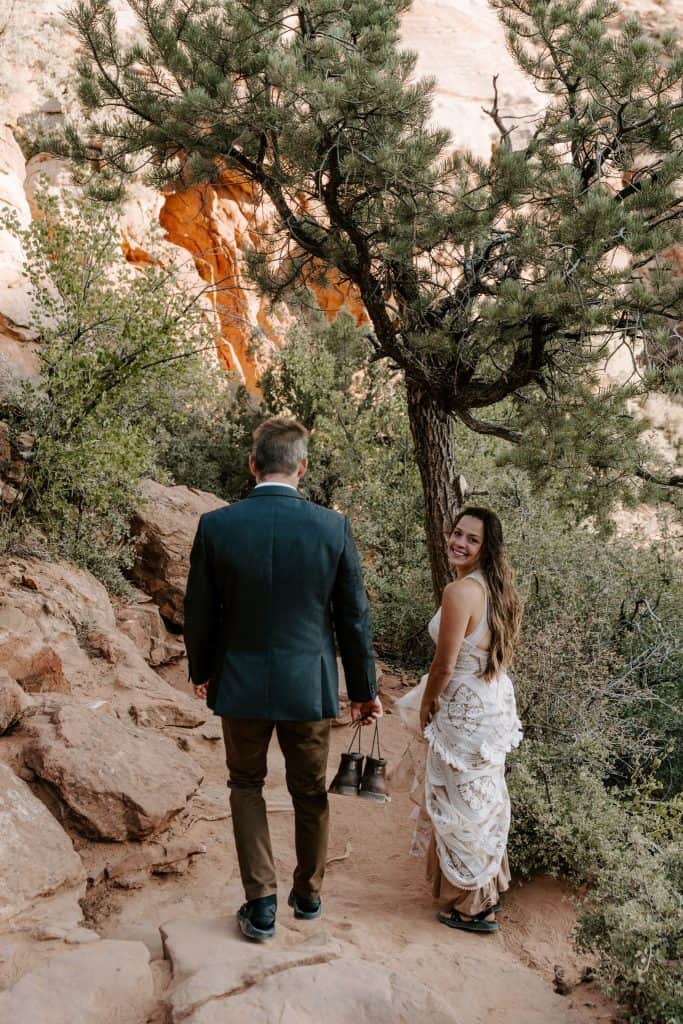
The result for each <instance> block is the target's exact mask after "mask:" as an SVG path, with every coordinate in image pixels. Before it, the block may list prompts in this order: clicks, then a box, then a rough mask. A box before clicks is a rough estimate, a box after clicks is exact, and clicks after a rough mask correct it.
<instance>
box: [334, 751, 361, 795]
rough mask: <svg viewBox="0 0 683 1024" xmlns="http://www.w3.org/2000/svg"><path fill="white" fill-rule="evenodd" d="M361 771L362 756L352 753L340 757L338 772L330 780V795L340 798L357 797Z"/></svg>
mask: <svg viewBox="0 0 683 1024" xmlns="http://www.w3.org/2000/svg"><path fill="white" fill-rule="evenodd" d="M362 771H363V755H362V754H359V753H357V752H356V751H354V752H353V753H349V752H347V753H346V754H342V755H341V760H340V763H339V771H338V772H337V774H336V775H335V777H334V778H333V780H332V785H331V786H330V793H338V794H339V795H340V796H358V787H359V786H360V777H361V773H362Z"/></svg>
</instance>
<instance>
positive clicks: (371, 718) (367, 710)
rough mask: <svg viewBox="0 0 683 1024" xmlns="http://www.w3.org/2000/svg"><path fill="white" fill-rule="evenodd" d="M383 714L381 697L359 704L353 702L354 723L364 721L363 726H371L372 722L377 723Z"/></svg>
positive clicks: (352, 714)
mask: <svg viewBox="0 0 683 1024" xmlns="http://www.w3.org/2000/svg"><path fill="white" fill-rule="evenodd" d="M383 714H384V712H383V711H382V701H381V700H380V699H379V697H375V699H374V700H364V701H362V702H361V703H359V704H358V703H354V702H353V701H352V702H351V721H352V722H361V721H362V723H363V725H370V722H376V721H377V719H378V718H381V717H382V715H383Z"/></svg>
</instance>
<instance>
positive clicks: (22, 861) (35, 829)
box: [0, 763, 85, 1021]
mask: <svg viewBox="0 0 683 1024" xmlns="http://www.w3.org/2000/svg"><path fill="white" fill-rule="evenodd" d="M84 892H85V871H84V869H83V865H82V864H81V859H80V857H79V856H78V854H77V853H76V852H75V850H74V848H73V845H72V843H71V840H70V839H69V837H68V835H67V834H66V832H65V831H64V829H63V828H62V827H61V825H59V823H58V822H57V821H56V820H55V819H54V818H53V817H52V815H51V814H50V812H49V811H48V810H47V808H46V807H45V805H44V804H42V803H41V801H40V800H38V799H37V797H35V796H34V795H33V793H32V792H31V790H30V789H29V787H28V786H27V785H26V783H25V782H22V780H21V779H20V778H18V777H17V776H16V775H15V774H14V772H13V771H12V770H11V769H10V768H8V767H7V766H6V765H4V764H1V763H0V931H4V930H6V929H8V928H9V929H16V928H30V927H35V926H41V925H46V924H48V923H54V924H58V925H60V926H61V927H65V928H73V927H74V926H75V925H76V924H78V922H79V921H80V920H81V910H80V907H79V905H78V899H79V897H80V896H82V895H83V893H84ZM0 1017H2V1014H0ZM2 1019H3V1020H4V1019H7V1020H12V1019H14V1020H17V1021H18V1020H20V1019H21V1020H22V1021H25V1020H26V1019H27V1018H25V1017H16V1018H12V1017H7V1018H4V1017H2Z"/></svg>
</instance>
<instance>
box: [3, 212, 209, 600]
mask: <svg viewBox="0 0 683 1024" xmlns="http://www.w3.org/2000/svg"><path fill="white" fill-rule="evenodd" d="M40 206H41V215H40V216H39V217H38V218H37V219H36V220H34V221H33V222H32V224H31V225H30V227H29V228H28V229H26V230H23V229H21V228H20V227H19V226H18V224H17V223H16V221H12V220H11V218H10V219H9V220H8V221H6V226H8V227H9V229H10V230H11V231H13V232H14V234H15V235H17V236H18V237H19V238H20V239H21V242H22V246H23V249H24V252H25V253H26V275H27V277H28V280H29V282H30V285H31V287H32V290H33V322H32V324H31V326H32V327H33V328H34V330H35V331H36V332H37V334H38V336H39V339H40V343H41V344H40V349H39V360H40V378H39V380H38V382H37V383H25V384H24V386H23V391H22V393H21V394H20V395H19V396H18V398H16V399H14V400H13V401H12V403H11V405H10V406H9V407H8V408H7V409H5V410H4V413H5V415H6V416H7V418H8V420H9V422H10V427H11V430H12V432H13V433H15V434H16V433H18V432H21V431H29V432H30V433H31V434H32V435H33V438H34V444H33V454H32V458H31V460H30V462H29V463H28V471H27V473H26V477H25V479H24V481H23V484H22V489H21V493H20V496H19V500H18V501H17V502H16V503H15V506H14V513H13V528H14V532H15V534H18V533H19V532H20V531H21V529H22V527H23V526H25V524H26V523H28V522H30V523H32V524H34V525H38V526H39V527H40V529H41V530H42V532H43V534H44V536H45V538H46V542H47V544H48V545H49V547H50V549H51V550H52V551H53V552H54V553H56V554H58V555H60V556H63V557H67V558H71V559H72V560H74V561H75V562H78V563H79V564H81V565H84V566H86V567H87V568H89V569H91V570H92V571H93V572H94V573H96V575H98V576H99V577H100V578H101V579H102V580H103V581H104V582H105V583H107V584H108V585H109V586H110V587H113V588H115V589H117V588H121V587H123V586H125V583H124V580H123V577H122V570H125V568H126V567H127V565H128V564H129V562H130V557H131V548H130V539H129V520H130V514H131V510H132V509H133V507H134V506H135V505H136V504H137V503H138V502H139V484H140V480H141V478H142V477H143V476H145V475H147V474H151V473H153V472H154V471H155V470H156V469H158V468H159V459H158V455H157V450H158V443H157V436H156V432H157V421H158V420H159V419H161V418H162V417H163V416H164V415H170V413H169V409H170V408H172V406H173V402H174V401H175V399H174V398H173V394H174V389H175V388H176V387H177V388H178V389H179V392H180V393H181V394H183V391H184V393H185V394H186V395H188V394H189V393H194V394H195V395H201V394H202V393H203V390H204V380H205V377H206V371H205V369H204V361H203V360H202V359H201V358H200V352H201V351H202V350H205V349H209V348H212V345H213V343H212V340H211V338H210V337H209V335H208V332H207V330H206V326H205V323H204V320H203V318H202V315H201V312H200V310H199V309H198V308H193V306H192V302H190V303H188V297H187V295H186V294H185V295H183V294H182V293H181V292H180V291H179V290H178V289H177V288H176V287H175V281H174V277H173V274H172V273H171V272H169V271H167V270H165V269H164V268H163V266H162V265H161V264H160V263H154V262H152V263H150V265H149V266H147V267H145V268H144V269H142V270H140V269H134V268H132V267H131V266H130V265H128V264H127V263H126V261H125V260H124V258H123V255H122V252H121V244H120V236H119V232H118V227H117V224H116V220H115V216H114V214H115V211H113V210H109V209H107V208H106V207H102V206H100V205H97V204H95V203H93V202H91V201H83V202H82V203H81V204H80V205H78V204H76V203H75V202H64V203H62V204H60V206H59V207H57V205H56V203H55V202H54V201H52V200H50V199H48V198H46V197H43V198H42V199H41V200H40ZM188 306H189V308H188Z"/></svg>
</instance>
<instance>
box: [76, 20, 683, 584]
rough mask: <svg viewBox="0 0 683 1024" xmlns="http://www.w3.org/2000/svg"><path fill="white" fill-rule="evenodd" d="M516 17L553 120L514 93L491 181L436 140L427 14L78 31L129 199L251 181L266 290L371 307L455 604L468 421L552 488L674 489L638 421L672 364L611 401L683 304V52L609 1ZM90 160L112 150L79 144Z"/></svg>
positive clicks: (447, 142)
mask: <svg viewBox="0 0 683 1024" xmlns="http://www.w3.org/2000/svg"><path fill="white" fill-rule="evenodd" d="M492 2H493V5H494V7H495V8H496V9H497V11H498V13H499V16H500V18H501V19H502V21H503V23H504V25H505V26H506V28H507V32H508V41H509V46H510V48H511V51H512V53H513V55H514V57H515V59H516V60H517V62H518V64H519V65H520V66H521V67H522V69H523V70H524V71H525V72H526V73H527V74H528V75H530V76H531V77H532V78H533V79H534V81H535V83H536V85H537V87H538V89H539V92H540V93H542V94H544V97H545V103H544V106H543V109H542V110H540V111H539V114H538V117H537V118H536V120H535V122H534V123H533V124H531V127H530V128H529V127H528V126H527V134H526V141H524V142H523V144H519V143H518V141H517V135H518V134H519V133H515V132H514V121H513V120H511V119H510V117H509V116H507V115H506V114H505V113H504V112H503V111H501V110H500V109H499V105H498V94H497V85H496V80H495V78H494V82H493V100H492V105H491V107H490V109H489V110H488V111H487V112H488V113H489V114H490V116H491V117H492V119H493V121H494V122H495V124H496V125H497V127H498V129H499V132H500V144H499V145H498V146H497V147H496V148H495V151H494V152H493V154H492V158H491V161H490V162H489V163H487V162H485V161H482V160H479V159H477V158H475V157H473V156H471V155H469V154H460V153H457V152H456V153H453V152H452V147H453V143H452V140H451V139H450V138H449V137H448V135H447V133H446V132H444V131H441V130H439V129H438V128H434V127H432V126H431V121H430V118H431V98H432V91H433V82H432V81H429V80H424V79H422V80H416V79H415V77H414V69H415V57H414V55H411V54H410V53H407V52H406V51H405V50H402V49H401V48H400V45H399V37H398V33H399V20H400V16H401V14H402V13H403V12H404V11H405V10H406V9H407V7H408V6H409V3H408V0H363V2H357V0H303V2H301V3H298V4H295V5H294V6H292V5H290V4H289V3H284V2H281V0H130V6H131V7H132V8H133V10H134V12H135V14H136V15H137V18H138V22H139V41H138V42H136V43H134V44H132V45H129V46H124V45H123V44H122V43H121V42H120V40H119V39H118V38H117V32H116V20H115V14H114V9H113V4H112V3H111V0H80V2H79V3H78V4H77V5H76V6H75V7H74V8H73V10H72V11H71V14H70V18H71V21H72V23H73V24H74V25H75V26H76V28H77V29H78V32H79V33H80V36H81V38H82V40H83V44H84V54H83V58H82V60H81V63H80V65H79V78H80V97H81V100H82V102H83V104H84V106H85V108H86V109H87V111H89V114H90V127H89V131H90V132H91V135H92V134H94V135H95V136H96V137H97V151H96V152H97V157H98V166H99V167H100V170H101V169H102V168H104V169H105V170H106V171H108V173H109V175H110V180H112V181H116V179H117V176H120V177H121V178H125V177H126V176H127V175H129V174H131V173H134V172H138V171H139V170H140V169H143V170H145V171H146V172H147V174H148V176H149V177H150V178H151V180H152V181H154V182H155V183H157V184H158V185H159V186H162V185H168V184H169V183H170V184H171V185H172V186H174V187H177V188H182V187H185V186H186V185H187V184H189V183H194V182H198V181H209V180H215V179H216V178H219V177H220V175H221V174H222V173H224V171H225V170H226V169H230V171H231V172H233V173H234V171H235V170H237V171H239V172H241V173H242V174H243V175H244V177H245V179H246V180H247V181H248V182H250V183H252V184H253V185H254V186H256V188H257V189H258V190H260V193H261V194H262V196H263V198H264V199H267V200H268V201H269V203H270V205H271V207H272V209H273V211H274V213H273V233H272V236H271V238H270V242H268V241H266V240H264V243H263V247H262V248H261V250H260V251H259V252H258V253H255V254H254V255H253V259H252V269H253V272H254V274H255V275H256V277H257V278H258V281H259V283H260V285H261V286H262V287H263V288H264V289H267V290H268V291H269V292H270V293H272V294H273V295H274V296H275V297H278V296H281V295H284V294H286V293H287V290H288V289H289V288H291V287H292V286H297V287H300V286H302V285H306V284H307V283H310V282H311V279H312V278H313V277H314V276H315V275H325V274H326V273H330V272H333V273H334V274H335V275H336V276H337V277H340V278H341V279H343V280H345V281H347V282H349V283H350V284H351V285H352V286H353V288H354V289H355V290H356V291H357V293H358V294H359V295H360V297H361V298H362V300H363V303H364V305H365V309H366V310H367V314H368V317H369V321H370V324H371V330H369V331H368V336H367V337H368V343H369V344H370V345H371V346H372V347H373V349H374V353H375V355H376V357H377V358H381V359H387V360H389V361H390V362H391V363H392V364H394V365H395V366H397V367H399V368H400V369H401V371H402V373H403V377H404V380H405V387H406V396H407V403H408V412H409V418H410V424H411V432H412V436H413V441H414V445H415V452H416V458H417V461H418V465H419V469H420V474H421V479H422V484H423V490H424V496H425V515H426V527H427V538H428V550H429V557H430V562H431V566H432V575H433V581H434V586H435V591H436V592H437V593H440V590H441V588H442V586H443V584H444V582H445V581H446V580H447V579H448V568H447V564H446V561H445V552H444V543H443V524H444V521H445V520H446V519H447V517H448V515H449V513H451V512H452V510H453V508H454V506H457V505H458V504H459V502H460V501H461V500H462V494H461V493H460V492H459V484H458V480H459V473H460V472H461V471H462V469H463V467H461V465H460V462H459V458H458V452H457V451H456V450H455V445H454V440H453V430H452V423H453V420H454V419H459V420H461V421H462V422H463V423H464V424H465V425H466V426H467V427H469V428H470V429H472V430H474V431H476V432H479V433H483V434H490V435H494V436H497V437H501V438H504V439H505V440H507V441H509V442H511V443H512V444H514V445H517V446H519V451H520V454H519V461H522V462H524V463H525V464H526V465H527V466H528V467H529V468H530V469H531V470H533V471H534V472H536V474H537V476H539V477H543V475H544V474H547V473H548V472H549V466H548V458H547V453H549V452H551V451H554V452H555V454H556V455H557V457H558V460H559V465H560V467H561V469H563V471H564V472H565V474H566V482H567V486H568V487H572V488H574V490H575V491H579V490H582V491H583V493H584V495H585V496H586V501H585V503H584V505H585V507H584V511H585V510H588V511H599V510H600V509H601V508H602V509H604V508H605V507H607V504H608V503H609V501H610V500H611V499H612V498H613V497H614V495H615V494H616V493H617V491H618V488H619V487H621V486H622V485H623V484H625V483H628V482H629V481H633V480H634V479H637V478H640V479H641V480H642V479H648V478H649V480H650V482H652V481H653V480H654V481H657V480H658V477H657V476H656V474H655V473H653V472H652V470H651V469H647V468H646V466H645V459H646V455H647V453H646V451H645V449H644V446H643V441H642V434H641V428H640V426H639V424H638V423H637V421H636V419H634V417H633V415H632V414H631V413H630V411H629V407H628V404H627V403H628V401H629V399H632V398H634V397H637V395H638V394H639V393H641V392H642V390H643V388H645V387H647V386H651V385H652V383H653V379H654V378H656V381H655V383H661V382H662V380H663V378H664V377H666V376H667V372H668V370H667V368H666V367H665V368H664V369H662V366H661V361H659V362H657V364H656V365H655V366H653V367H652V368H651V369H648V370H647V372H641V371H638V372H636V373H634V378H633V380H632V381H631V382H630V383H629V384H627V385H625V386H620V387H618V386H613V387H611V388H610V389H609V390H608V391H606V392H604V393H600V392H599V391H598V390H596V387H597V379H598V378H597V370H598V366H599V364H600V362H601V360H603V359H604V357H605V353H606V352H607V351H608V349H613V348H614V347H616V346H619V345H623V346H626V347H627V348H628V349H629V350H631V351H632V352H633V353H634V359H635V358H636V354H637V353H638V352H641V351H642V352H644V353H645V356H646V357H647V354H648V353H649V352H653V351H656V352H658V353H661V352H663V351H664V352H665V351H667V347H668V346H669V342H670V338H671V332H672V328H673V327H674V326H675V324H676V322H677V320H678V319H679V318H680V311H681V305H682V303H681V299H682V297H683V285H682V284H681V282H680V280H679V281H676V280H675V278H674V276H673V274H672V272H671V268H670V265H669V262H668V260H667V257H666V253H667V251H668V250H669V248H670V246H671V245H672V244H673V243H674V242H675V241H677V240H678V239H679V238H680V230H681V224H680V221H681V217H682V216H683V200H682V198H681V194H680V181H681V172H682V170H683V155H682V152H681V136H682V133H683V101H681V82H682V81H683V58H682V56H681V51H680V49H678V48H677V44H676V42H675V40H674V39H673V38H672V37H671V36H669V35H662V36H661V37H660V38H659V39H657V40H653V39H649V38H647V37H646V35H645V34H644V31H643V29H642V27H641V25H640V24H639V23H638V21H636V20H635V19H628V20H626V21H625V23H624V24H623V26H622V27H621V28H620V29H619V30H617V29H616V28H615V23H616V18H617V15H618V9H617V7H616V5H614V4H612V3H610V2H608V0H596V2H584V0H492ZM69 144H70V146H71V150H72V152H74V153H76V154H77V155H79V154H80V156H81V157H84V158H85V157H87V156H88V155H89V154H90V155H92V151H89V150H88V148H87V146H86V145H85V144H84V143H83V141H82V140H81V139H80V137H79V136H78V134H77V133H76V131H75V130H71V131H70V133H69ZM276 254H277V256H278V259H277V260H276V261H275V260H273V256H274V255H276ZM634 366H635V363H634ZM484 410H488V412H486V413H484V412H483V411H484ZM596 412H597V414H596ZM483 417H485V418H483ZM661 482H662V483H664V484H671V485H677V484H678V485H680V484H681V483H682V482H683V481H681V479H680V478H670V479H667V480H664V481H661Z"/></svg>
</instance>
